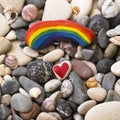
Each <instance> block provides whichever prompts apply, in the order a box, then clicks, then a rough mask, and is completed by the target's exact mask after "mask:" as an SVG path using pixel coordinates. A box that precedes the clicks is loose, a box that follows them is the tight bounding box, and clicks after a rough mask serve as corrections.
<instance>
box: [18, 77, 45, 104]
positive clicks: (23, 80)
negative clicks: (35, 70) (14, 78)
mask: <svg viewBox="0 0 120 120" xmlns="http://www.w3.org/2000/svg"><path fill="white" fill-rule="evenodd" d="M19 83H20V85H21V86H22V87H23V88H24V89H25V90H26V91H27V92H29V91H30V90H31V89H32V88H34V87H38V88H40V90H41V94H40V96H39V97H38V98H36V99H35V101H36V102H37V103H38V104H41V103H42V102H43V100H44V98H45V91H44V89H43V87H42V86H41V85H40V84H38V83H36V82H34V81H32V80H30V79H29V78H27V77H25V76H21V77H20V78H19Z"/></svg>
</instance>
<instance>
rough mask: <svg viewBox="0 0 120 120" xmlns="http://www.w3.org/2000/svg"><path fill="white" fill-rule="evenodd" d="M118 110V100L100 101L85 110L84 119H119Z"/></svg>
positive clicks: (119, 107)
mask: <svg viewBox="0 0 120 120" xmlns="http://www.w3.org/2000/svg"><path fill="white" fill-rule="evenodd" d="M111 109H112V111H111ZM119 111H120V102H117V101H112V102H106V103H101V104H98V105H96V106H94V107H92V108H91V109H90V110H89V111H88V112H87V114H86V116H85V120H119V118H120V114H119ZM111 112H112V113H111Z"/></svg>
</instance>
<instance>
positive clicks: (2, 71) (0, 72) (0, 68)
mask: <svg viewBox="0 0 120 120" xmlns="http://www.w3.org/2000/svg"><path fill="white" fill-rule="evenodd" d="M7 74H8V75H9V74H11V69H10V68H9V67H7V66H6V65H5V64H0V76H4V75H7Z"/></svg>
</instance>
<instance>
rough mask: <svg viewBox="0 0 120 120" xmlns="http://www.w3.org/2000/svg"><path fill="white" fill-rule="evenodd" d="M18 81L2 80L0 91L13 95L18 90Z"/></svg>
mask: <svg viewBox="0 0 120 120" xmlns="http://www.w3.org/2000/svg"><path fill="white" fill-rule="evenodd" d="M19 87H20V85H19V83H18V81H17V80H4V82H2V84H1V91H2V94H3V95H5V94H10V95H13V94H15V93H16V92H18V90H19Z"/></svg>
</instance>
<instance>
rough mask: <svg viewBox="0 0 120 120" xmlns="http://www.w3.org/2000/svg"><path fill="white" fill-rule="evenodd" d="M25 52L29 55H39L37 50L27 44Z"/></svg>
mask: <svg viewBox="0 0 120 120" xmlns="http://www.w3.org/2000/svg"><path fill="white" fill-rule="evenodd" d="M23 53H24V54H25V55H27V56H29V57H33V58H35V57H38V56H39V53H38V52H37V51H36V50H33V49H32V48H30V47H28V46H26V47H24V48H23Z"/></svg>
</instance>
